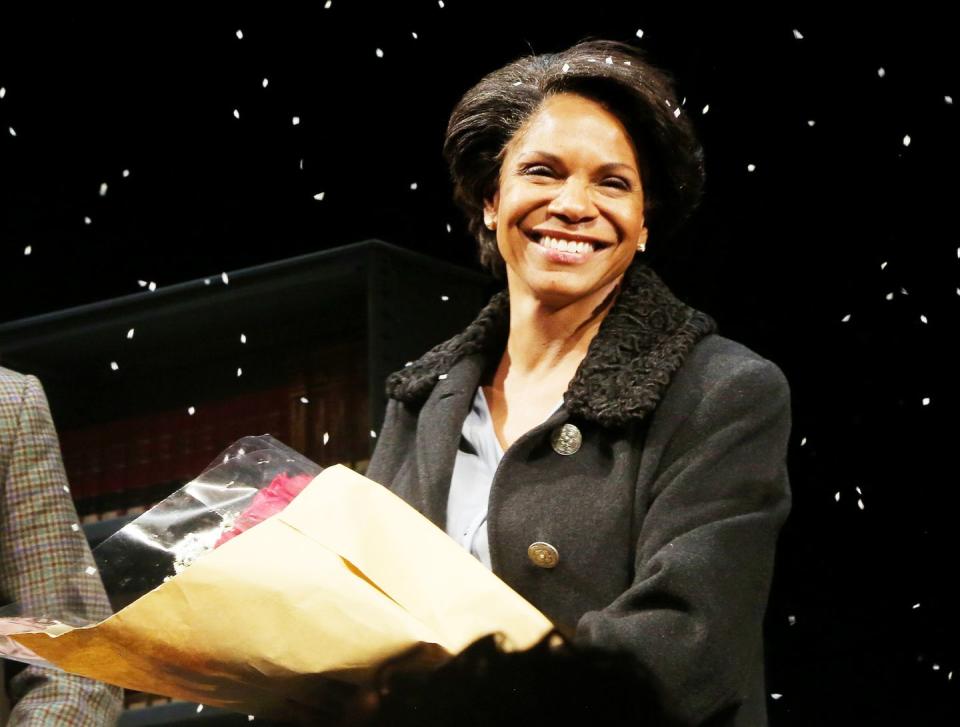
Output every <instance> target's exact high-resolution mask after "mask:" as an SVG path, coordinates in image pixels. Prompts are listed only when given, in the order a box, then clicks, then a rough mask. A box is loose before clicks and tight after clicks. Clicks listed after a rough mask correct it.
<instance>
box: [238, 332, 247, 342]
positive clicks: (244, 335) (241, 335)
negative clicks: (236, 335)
mask: <svg viewBox="0 0 960 727" xmlns="http://www.w3.org/2000/svg"><path fill="white" fill-rule="evenodd" d="M246 342H247V334H246V333H241V334H240V343H246Z"/></svg>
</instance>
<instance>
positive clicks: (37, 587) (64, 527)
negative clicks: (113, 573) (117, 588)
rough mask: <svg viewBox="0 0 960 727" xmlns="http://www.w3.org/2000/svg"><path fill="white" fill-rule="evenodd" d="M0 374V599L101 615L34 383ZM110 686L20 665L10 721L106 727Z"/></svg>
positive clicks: (112, 719)
mask: <svg viewBox="0 0 960 727" xmlns="http://www.w3.org/2000/svg"><path fill="white" fill-rule="evenodd" d="M13 381H14V383H16V384H18V386H17V387H14V386H12V385H10V382H11V380H10V379H9V378H7V381H6V382H3V381H0V384H4V383H6V384H7V385H6V386H2V387H0V598H2V599H3V600H4V601H18V602H19V603H20V604H21V607H22V613H24V614H29V615H31V616H44V617H50V618H57V619H59V620H62V621H64V622H68V623H78V622H79V623H88V622H91V621H98V620H100V619H102V618H105V617H106V616H108V615H109V614H110V606H109V602H108V601H107V597H106V594H105V593H104V590H103V584H102V583H101V581H100V577H99V576H98V575H96V574H95V572H93V574H90V573H88V572H87V569H88V568H90V569H91V570H92V566H93V557H92V555H91V554H90V548H89V546H88V545H87V541H86V538H85V537H84V534H83V530H82V529H81V528H79V527H78V518H77V512H76V509H75V508H74V505H73V500H72V499H71V497H70V494H69V491H68V490H67V484H66V483H67V478H66V473H65V472H64V469H63V462H62V460H61V457H60V445H59V442H58V440H57V433H56V429H55V428H54V425H53V419H52V417H51V415H50V409H49V406H48V404H47V399H46V396H45V395H44V392H43V388H42V386H41V385H40V382H39V381H38V380H37V379H36V378H34V377H32V376H26V377H19V376H18V377H17V378H16V379H14V380H13ZM121 695H122V692H121V690H120V689H118V688H116V687H111V686H108V685H106V684H102V683H99V682H95V681H92V680H89V679H83V678H81V677H76V676H71V675H68V674H66V673H64V672H61V671H58V670H55V669H45V668H40V667H33V666H30V667H27V668H25V669H24V670H23V671H21V672H20V673H19V674H18V675H16V676H15V677H14V678H13V679H12V680H11V682H10V698H11V702H12V703H13V705H14V706H13V710H12V711H11V713H10V721H9V724H10V725H15V726H23V727H28V726H29V727H40V726H41V725H67V726H70V725H84V726H87V725H90V726H92V725H112V724H115V723H116V720H117V718H118V716H119V712H120V708H121Z"/></svg>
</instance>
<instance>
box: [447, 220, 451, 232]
mask: <svg viewBox="0 0 960 727" xmlns="http://www.w3.org/2000/svg"><path fill="white" fill-rule="evenodd" d="M450 230H451V227H450V223H449V222H448V223H447V232H450Z"/></svg>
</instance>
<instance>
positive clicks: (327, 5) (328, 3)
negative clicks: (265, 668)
mask: <svg viewBox="0 0 960 727" xmlns="http://www.w3.org/2000/svg"><path fill="white" fill-rule="evenodd" d="M324 7H326V8H329V7H330V0H327V4H326V5H324ZM255 719H256V717H254V716H253V715H252V714H248V715H247V722H253V720H255Z"/></svg>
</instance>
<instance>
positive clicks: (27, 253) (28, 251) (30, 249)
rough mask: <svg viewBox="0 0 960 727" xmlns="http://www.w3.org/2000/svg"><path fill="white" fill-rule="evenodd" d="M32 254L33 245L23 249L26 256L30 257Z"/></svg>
mask: <svg viewBox="0 0 960 727" xmlns="http://www.w3.org/2000/svg"><path fill="white" fill-rule="evenodd" d="M31 252H33V247H32V246H31V245H27V246H26V247H25V248H23V254H24V255H29V254H30V253H31Z"/></svg>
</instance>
